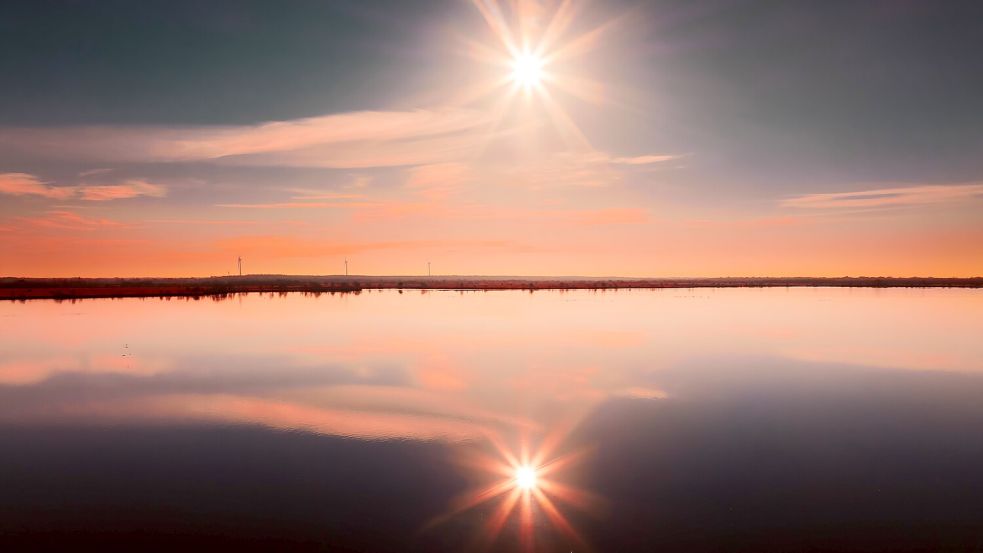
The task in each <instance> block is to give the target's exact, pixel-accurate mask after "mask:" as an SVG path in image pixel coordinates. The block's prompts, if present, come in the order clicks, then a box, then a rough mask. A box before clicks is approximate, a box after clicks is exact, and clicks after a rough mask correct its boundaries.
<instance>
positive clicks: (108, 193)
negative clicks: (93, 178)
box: [78, 179, 167, 201]
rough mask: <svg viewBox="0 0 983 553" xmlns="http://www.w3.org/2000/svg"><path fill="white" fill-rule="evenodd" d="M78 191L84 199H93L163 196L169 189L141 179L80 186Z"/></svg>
mask: <svg viewBox="0 0 983 553" xmlns="http://www.w3.org/2000/svg"><path fill="white" fill-rule="evenodd" d="M78 191H79V196H80V197H81V198H82V199H83V200H91V201H105V200H119V199H123V198H136V197H137V196H150V197H154V198H161V197H163V196H166V195H167V189H166V188H164V187H163V186H161V185H159V184H153V183H150V182H147V181H145V180H139V179H133V180H128V181H125V182H123V183H120V184H107V185H101V186H79V187H78Z"/></svg>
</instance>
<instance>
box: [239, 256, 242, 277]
mask: <svg viewBox="0 0 983 553" xmlns="http://www.w3.org/2000/svg"><path fill="white" fill-rule="evenodd" d="M239 276H242V256H239Z"/></svg>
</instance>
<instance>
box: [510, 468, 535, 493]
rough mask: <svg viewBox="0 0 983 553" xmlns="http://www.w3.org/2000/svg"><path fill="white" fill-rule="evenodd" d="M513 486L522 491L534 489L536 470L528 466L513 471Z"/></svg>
mask: <svg viewBox="0 0 983 553" xmlns="http://www.w3.org/2000/svg"><path fill="white" fill-rule="evenodd" d="M515 485H516V486H518V487H520V488H522V489H523V490H531V489H533V488H535V487H536V469H535V468H534V467H530V466H521V467H519V468H517V469H515Z"/></svg>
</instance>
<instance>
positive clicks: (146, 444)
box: [0, 289, 983, 551]
mask: <svg viewBox="0 0 983 553" xmlns="http://www.w3.org/2000/svg"><path fill="white" fill-rule="evenodd" d="M0 328H2V332H0V549H3V550H18V549H41V548H44V547H50V548H52V549H59V550H65V549H72V550H77V549H78V548H86V547H89V548H98V549H100V550H107V549H119V550H123V549H132V548H133V547H132V546H134V545H137V546H139V548H140V549H142V550H151V549H158V550H173V549H176V548H181V549H188V548H201V549H221V548H234V549H240V550H241V549H263V550H281V551H282V550H292V549H297V550H319V549H320V550H332V551H335V550H340V551H345V550H355V551H357V550H369V551H472V550H503V551H512V550H536V551H649V550H653V549H662V550H686V551H708V550H710V551H713V550H772V551H822V550H852V551H879V550H905V551H938V550H951V551H981V550H983V291H978V290H902V289H890V290H871V289H789V290H786V289H720V290H706V289H703V290H641V291H638V290H636V291H618V292H606V293H602V292H590V291H575V292H536V293H535V294H530V293H528V292H517V291H516V292H486V293H482V292H466V293H460V292H450V291H448V292H430V293H421V292H419V291H407V292H404V293H399V292H398V291H374V292H363V293H362V294H359V295H322V296H319V297H314V296H304V295H299V294H292V295H286V296H275V297H271V296H267V295H248V296H243V297H235V298H230V299H226V300H223V301H215V300H211V299H202V300H198V301H193V300H183V299H172V300H169V301H167V300H159V299H146V300H140V299H124V300H88V301H82V302H78V303H67V302H65V303H56V302H51V301H35V302H27V303H9V302H4V303H0ZM522 465H529V466H532V467H534V468H535V470H536V475H535V482H527V481H526V480H521V481H517V480H516V478H515V474H516V472H515V467H516V466H522ZM529 484H531V485H530V486H529V487H526V485H529ZM123 544H128V547H124V546H123Z"/></svg>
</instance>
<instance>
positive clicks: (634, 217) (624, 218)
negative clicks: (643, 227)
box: [569, 207, 649, 225]
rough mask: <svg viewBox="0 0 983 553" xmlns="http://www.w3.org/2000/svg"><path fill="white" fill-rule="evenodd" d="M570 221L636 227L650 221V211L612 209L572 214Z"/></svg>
mask: <svg viewBox="0 0 983 553" xmlns="http://www.w3.org/2000/svg"><path fill="white" fill-rule="evenodd" d="M569 217H570V220H571V221H572V222H573V223H574V224H577V225H635V224H641V223H647V222H648V221H649V210H647V209H641V208H632V207H625V208H610V209H594V210H583V211H576V212H572V213H570V215H569Z"/></svg>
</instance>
